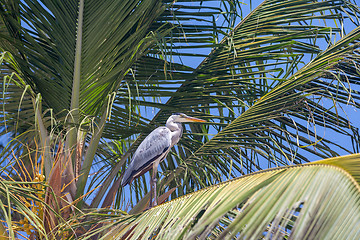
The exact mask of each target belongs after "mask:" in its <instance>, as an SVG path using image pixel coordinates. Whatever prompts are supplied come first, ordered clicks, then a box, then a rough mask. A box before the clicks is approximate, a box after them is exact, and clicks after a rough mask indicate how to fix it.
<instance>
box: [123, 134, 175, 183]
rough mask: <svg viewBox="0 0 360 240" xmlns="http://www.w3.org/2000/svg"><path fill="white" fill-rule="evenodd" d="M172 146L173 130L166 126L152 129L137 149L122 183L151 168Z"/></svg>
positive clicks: (128, 181)
mask: <svg viewBox="0 0 360 240" xmlns="http://www.w3.org/2000/svg"><path fill="white" fill-rule="evenodd" d="M170 146H171V131H170V130H169V129H168V128H166V127H158V128H156V129H155V130H154V131H152V132H151V133H150V134H149V135H148V136H147V137H146V138H145V139H144V141H142V143H141V144H140V145H139V147H138V148H137V149H136V151H135V153H134V156H133V158H132V159H131V162H130V164H129V166H128V168H127V169H126V171H125V173H124V176H123V179H122V181H121V185H122V186H125V185H126V184H128V183H130V181H131V180H132V179H133V177H134V176H135V175H136V174H138V173H140V172H141V171H143V170H145V169H147V168H149V167H150V166H151V165H152V164H153V162H154V161H155V160H157V159H159V158H163V157H164V156H165V155H166V154H167V152H168V151H169V148H170Z"/></svg>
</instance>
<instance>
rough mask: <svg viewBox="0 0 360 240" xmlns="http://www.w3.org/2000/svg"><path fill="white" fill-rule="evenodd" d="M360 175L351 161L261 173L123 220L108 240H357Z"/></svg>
mask: <svg viewBox="0 0 360 240" xmlns="http://www.w3.org/2000/svg"><path fill="white" fill-rule="evenodd" d="M359 169H360V154H354V155H349V156H343V157H337V158H331V159H327V160H323V161H318V162H313V163H311V164H305V165H298V166H290V167H282V168H274V169H270V170H265V171H259V172H257V173H254V174H251V175H247V176H243V177H240V178H236V179H234V180H231V181H227V182H224V183H221V184H218V185H214V186H211V187H208V188H205V189H203V190H200V191H197V192H195V193H192V194H188V195H185V196H183V197H181V198H178V199H175V200H173V201H170V202H167V203H165V204H162V205H159V206H157V207H155V208H152V209H150V210H149V211H146V212H144V213H142V214H139V215H128V216H125V217H120V219H117V221H116V223H115V225H113V224H114V223H112V224H111V225H112V226H114V227H113V228H112V230H111V231H109V232H106V233H105V235H104V236H103V239H107V238H108V237H111V238H113V237H115V239H121V238H122V237H124V236H127V237H128V238H129V239H138V238H139V239H149V238H152V237H156V238H157V239H195V238H197V237H199V238H200V239H204V238H210V239H232V238H238V239H260V238H265V239H283V238H287V239H341V238H342V236H347V237H348V238H349V239H359V237H360V228H359V223H360V204H359V203H360V188H359V178H357V176H358V175H359ZM107 220H109V219H107ZM109 227H110V226H109ZM97 233H98V232H96V233H95V232H93V233H90V234H97ZM87 237H89V236H86V237H85V238H87Z"/></svg>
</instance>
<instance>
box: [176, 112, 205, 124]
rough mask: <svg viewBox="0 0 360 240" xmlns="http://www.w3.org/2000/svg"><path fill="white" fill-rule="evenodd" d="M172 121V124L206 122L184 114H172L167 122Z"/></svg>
mask: <svg viewBox="0 0 360 240" xmlns="http://www.w3.org/2000/svg"><path fill="white" fill-rule="evenodd" d="M170 119H172V121H173V122H176V123H183V122H206V121H205V120H202V119H200V118H194V117H190V116H188V115H186V114H184V113H174V114H173V115H171V116H170V118H169V120H170Z"/></svg>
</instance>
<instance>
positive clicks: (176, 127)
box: [166, 121, 183, 147]
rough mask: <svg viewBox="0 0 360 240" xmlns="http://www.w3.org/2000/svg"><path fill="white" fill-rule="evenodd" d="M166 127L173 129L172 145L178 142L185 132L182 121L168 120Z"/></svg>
mask: <svg viewBox="0 0 360 240" xmlns="http://www.w3.org/2000/svg"><path fill="white" fill-rule="evenodd" d="M166 127H167V128H169V129H170V131H171V147H172V146H174V145H175V144H176V143H178V141H179V139H180V138H181V135H182V133H183V127H182V125H181V123H175V122H173V121H167V122H166Z"/></svg>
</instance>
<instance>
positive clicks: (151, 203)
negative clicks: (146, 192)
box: [148, 176, 154, 209]
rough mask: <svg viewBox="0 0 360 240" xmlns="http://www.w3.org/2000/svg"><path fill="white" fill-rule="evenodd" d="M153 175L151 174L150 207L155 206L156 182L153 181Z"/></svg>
mask: <svg viewBox="0 0 360 240" xmlns="http://www.w3.org/2000/svg"><path fill="white" fill-rule="evenodd" d="M153 182H154V181H153V176H151V178H150V203H149V208H148V209H150V208H152V207H153V200H152V199H153V188H154V183H153Z"/></svg>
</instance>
